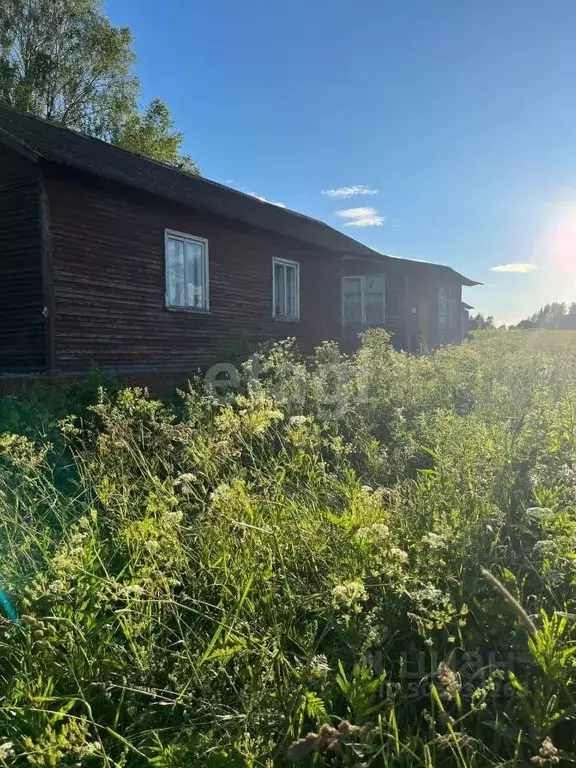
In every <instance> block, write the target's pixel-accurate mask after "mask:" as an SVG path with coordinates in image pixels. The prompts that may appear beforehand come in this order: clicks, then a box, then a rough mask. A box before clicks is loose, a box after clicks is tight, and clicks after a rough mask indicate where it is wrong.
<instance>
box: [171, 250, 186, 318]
mask: <svg viewBox="0 0 576 768" xmlns="http://www.w3.org/2000/svg"><path fill="white" fill-rule="evenodd" d="M168 303H169V304H170V306H171V307H185V306H186V281H185V269H184V243H183V241H182V240H173V239H170V240H168Z"/></svg>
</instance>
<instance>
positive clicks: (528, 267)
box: [490, 262, 538, 275]
mask: <svg viewBox="0 0 576 768" xmlns="http://www.w3.org/2000/svg"><path fill="white" fill-rule="evenodd" d="M534 269H538V266H537V265H536V264H528V263H527V262H516V263H515V264H500V265H499V266H497V267H490V272H509V273H511V274H517V275H525V274H527V273H528V272H532V271H533V270H534Z"/></svg>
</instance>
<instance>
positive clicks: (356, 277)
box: [340, 272, 386, 327]
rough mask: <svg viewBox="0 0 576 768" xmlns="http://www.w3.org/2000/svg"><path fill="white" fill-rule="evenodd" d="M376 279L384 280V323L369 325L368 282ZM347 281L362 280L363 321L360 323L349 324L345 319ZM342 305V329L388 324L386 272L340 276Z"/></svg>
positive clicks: (361, 303) (361, 304) (361, 302)
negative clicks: (367, 310) (345, 286)
mask: <svg viewBox="0 0 576 768" xmlns="http://www.w3.org/2000/svg"><path fill="white" fill-rule="evenodd" d="M374 277H381V278H382V322H381V323H368V322H367V321H366V280H367V279H370V278H374ZM346 280H360V313H361V315H362V319H361V320H360V323H347V322H346V317H345V309H346V307H345V303H344V282H345V281H346ZM340 304H341V307H342V327H349V326H353V325H361V326H362V327H364V326H365V325H368V326H379V325H385V324H386V275H385V274H384V272H374V274H371V275H341V276H340Z"/></svg>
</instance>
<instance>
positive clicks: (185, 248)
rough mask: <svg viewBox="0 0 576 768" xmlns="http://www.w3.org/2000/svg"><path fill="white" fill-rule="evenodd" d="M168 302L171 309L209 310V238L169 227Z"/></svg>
mask: <svg viewBox="0 0 576 768" xmlns="http://www.w3.org/2000/svg"><path fill="white" fill-rule="evenodd" d="M164 240H165V251H166V306H167V307H168V308H169V309H192V310H194V309H195V310H199V311H205V312H207V311H208V310H209V309H210V304H209V297H208V240H206V239H205V238H203V237H195V236H194V235H187V234H185V233H184V232H174V231H173V230H171V229H167V230H166V231H165V233H164Z"/></svg>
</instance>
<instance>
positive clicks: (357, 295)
mask: <svg viewBox="0 0 576 768" xmlns="http://www.w3.org/2000/svg"><path fill="white" fill-rule="evenodd" d="M342 299H343V320H344V325H352V324H355V323H358V324H360V323H361V322H362V278H361V277H343V278H342Z"/></svg>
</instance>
